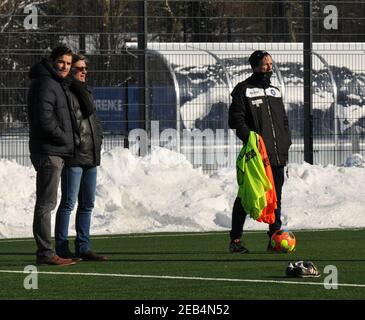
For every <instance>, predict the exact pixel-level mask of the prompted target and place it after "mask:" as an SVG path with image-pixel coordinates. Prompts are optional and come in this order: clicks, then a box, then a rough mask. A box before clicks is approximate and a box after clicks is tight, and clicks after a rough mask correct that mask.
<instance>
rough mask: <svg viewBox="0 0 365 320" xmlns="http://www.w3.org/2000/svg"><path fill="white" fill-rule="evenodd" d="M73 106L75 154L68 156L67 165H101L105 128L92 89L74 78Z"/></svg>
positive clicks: (71, 87) (72, 89) (72, 85)
mask: <svg viewBox="0 0 365 320" xmlns="http://www.w3.org/2000/svg"><path fill="white" fill-rule="evenodd" d="M70 90H71V94H72V108H73V110H74V113H75V116H76V123H77V125H76V127H77V128H76V130H75V156H74V157H72V158H66V166H68V167H78V166H92V167H94V166H98V165H100V153H101V144H102V139H103V130H102V127H101V123H100V121H99V119H98V118H97V116H96V113H95V106H94V100H93V98H92V95H91V91H90V89H89V88H88V87H87V86H86V85H83V84H82V83H81V82H80V81H78V80H76V79H74V80H73V82H72V84H71V86H70Z"/></svg>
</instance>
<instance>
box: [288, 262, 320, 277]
mask: <svg viewBox="0 0 365 320" xmlns="http://www.w3.org/2000/svg"><path fill="white" fill-rule="evenodd" d="M286 275H287V276H288V277H298V278H318V277H320V276H321V273H320V272H319V270H318V269H317V267H316V266H315V265H314V263H313V262H311V261H297V262H294V263H291V262H289V264H288V266H287V268H286Z"/></svg>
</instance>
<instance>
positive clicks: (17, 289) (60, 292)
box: [0, 229, 365, 300]
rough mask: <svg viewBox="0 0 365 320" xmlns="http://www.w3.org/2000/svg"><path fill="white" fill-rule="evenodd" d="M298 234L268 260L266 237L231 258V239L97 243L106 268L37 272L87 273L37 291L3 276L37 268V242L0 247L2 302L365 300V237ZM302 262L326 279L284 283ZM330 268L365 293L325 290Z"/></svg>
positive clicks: (92, 265) (199, 236)
mask: <svg viewBox="0 0 365 320" xmlns="http://www.w3.org/2000/svg"><path fill="white" fill-rule="evenodd" d="M294 233H295V235H296V238H297V250H296V252H295V253H294V254H275V253H267V252H266V246H267V236H266V233H265V232H251V233H247V234H246V235H245V238H244V240H245V243H246V245H247V247H248V248H249V249H250V252H251V253H249V254H231V253H229V252H228V234H227V232H224V233H223V232H214V233H192V234H191V233H190V234H181V233H171V234H170V233H169V234H145V235H121V236H115V235H114V236H110V237H94V238H93V239H92V244H93V249H94V250H95V251H96V252H97V253H100V254H105V255H107V256H108V257H109V261H107V262H85V261H84V262H80V263H78V264H77V265H74V266H68V267H59V266H37V270H38V271H39V272H57V273H63V272H65V273H82V274H77V275H76V274H73V275H72V274H38V289H36V290H35V289H32V290H26V289H25V288H24V285H23V284H24V279H25V278H26V277H27V276H29V274H24V273H7V272H4V271H23V270H24V267H25V266H27V265H35V255H34V252H35V243H34V241H33V240H32V239H23V240H11V241H9V240H0V270H1V271H0V299H72V300H74V299H128V300H129V299H148V300H154V299H159V300H160V299H198V300H200V299H208V300H210V299H212V300H224V299H230V300H231V299H233V300H241V299H275V300H276V299H278V300H291V299H315V300H318V299H365V246H364V239H365V230H363V229H361V230H326V231H316V232H311V231H295V232H294ZM70 243H72V241H70ZM298 260H311V261H313V262H314V263H315V265H317V266H318V268H319V269H320V271H321V272H322V276H321V277H320V278H310V279H299V278H287V277H285V269H286V266H287V263H288V262H289V261H298ZM328 265H333V266H335V267H336V268H337V270H338V282H339V284H356V285H362V286H360V287H350V286H338V288H337V289H325V287H324V285H323V281H324V280H325V279H326V277H328V276H329V274H324V273H323V270H324V268H325V267H326V266H328ZM91 273H93V274H91ZM95 273H97V274H99V275H95ZM141 276H158V277H160V276H170V277H193V278H194V279H190V278H188V279H176V278H144V277H141ZM201 278H204V279H201ZM206 278H209V280H208V279H206ZM219 279H220V280H219ZM224 279H247V280H259V282H238V281H228V280H224ZM270 281H275V283H271V282H270ZM284 281H294V282H300V283H306V284H286V283H283V282H284ZM309 283H318V285H315V284H309Z"/></svg>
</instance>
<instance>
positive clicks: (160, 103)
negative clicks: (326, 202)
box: [0, 0, 365, 173]
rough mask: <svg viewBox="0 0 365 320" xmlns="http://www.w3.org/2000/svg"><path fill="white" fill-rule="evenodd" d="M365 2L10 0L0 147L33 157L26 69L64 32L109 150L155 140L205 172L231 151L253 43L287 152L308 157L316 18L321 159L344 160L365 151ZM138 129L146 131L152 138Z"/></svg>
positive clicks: (4, 5) (1, 76)
mask: <svg viewBox="0 0 365 320" xmlns="http://www.w3.org/2000/svg"><path fill="white" fill-rule="evenodd" d="M308 4H310V5H311V10H310V13H311V14H310V16H308V15H306V13H305V12H306V11H305V5H308ZM363 12H365V3H364V2H363V1H311V2H309V1H239V0H237V1H154V0H153V1H113V0H97V1H95V0H93V1H91V0H81V1H79V2H78V3H75V2H74V1H71V0H63V1H52V0H39V1H37V2H34V1H27V0H22V1H18V0H14V1H2V2H1V4H0V158H3V159H11V160H16V161H17V162H19V163H21V164H24V165H30V161H29V151H28V127H27V112H26V96H27V88H28V86H29V79H28V76H27V74H28V71H29V68H30V66H31V65H33V64H34V63H36V62H38V61H39V60H40V59H41V58H43V57H44V56H46V55H47V54H49V52H50V50H51V49H52V48H53V47H54V46H56V45H57V44H59V43H63V44H66V45H68V46H70V47H71V48H72V49H73V50H74V51H76V52H81V53H83V54H85V55H86V56H87V57H88V59H89V60H90V69H89V70H90V72H89V75H88V78H89V84H90V86H92V87H93V95H94V98H95V102H96V107H97V112H98V115H99V117H100V119H101V121H102V123H103V127H104V136H105V139H104V150H110V149H112V148H114V147H116V146H122V147H129V148H131V150H134V152H135V153H139V154H143V153H145V152H148V151H149V150H150V148H151V146H155V145H159V146H163V147H166V148H170V149H171V150H174V151H177V152H181V153H183V154H184V155H186V157H187V158H188V159H189V160H190V161H191V162H192V163H193V164H194V165H195V166H202V167H203V169H204V170H205V171H206V172H209V173H211V172H214V171H215V170H217V169H219V168H221V167H226V166H229V165H233V164H234V163H235V158H236V155H237V153H238V151H239V149H240V147H241V143H240V142H239V141H238V140H237V139H236V138H235V136H234V135H233V133H232V132H231V130H229V128H228V108H229V104H230V99H231V97H230V92H231V91H232V89H233V87H234V86H235V85H236V84H237V83H238V82H240V81H243V80H244V79H245V78H247V77H248V76H249V75H250V74H251V69H250V67H249V64H248V57H249V55H250V53H251V52H252V51H254V50H256V49H264V50H267V51H269V52H270V53H271V54H272V56H273V60H274V77H273V83H274V84H275V85H277V86H278V87H279V88H280V89H281V91H282V92H283V96H284V103H285V107H286V110H287V113H288V116H289V123H290V129H291V131H292V134H293V145H292V147H291V149H290V156H289V161H290V162H296V163H301V162H303V161H304V151H305V150H304V149H305V148H304V142H305V136H304V132H305V130H304V128H305V125H306V120H305V117H304V108H305V105H306V102H305V101H304V91H305V89H306V88H305V84H304V70H305V65H304V51H305V48H304V46H303V43H304V41H305V40H306V39H307V38H306V37H308V36H309V34H308V32H307V30H308V29H307V28H306V26H307V25H308V24H309V23H310V22H311V25H310V26H311V29H309V30H311V33H310V36H311V40H312V42H313V44H312V51H311V53H312V54H311V57H312V69H311V73H312V79H311V84H312V86H311V88H310V89H311V92H312V104H311V115H312V118H311V120H312V128H311V131H310V132H311V134H312V139H313V163H315V164H323V165H327V164H335V165H342V164H343V163H344V162H345V161H346V158H347V157H348V156H349V155H351V154H353V153H360V154H362V155H364V132H365V131H364V127H365V120H364V119H365V55H364V53H365V18H364V14H363ZM136 130H145V131H146V132H147V146H145V147H144V148H141V145H140V144H138V143H137V140H136V137H137V136H138V134H133V133H134V132H136ZM138 132H139V131H137V133H138ZM131 133H132V134H131ZM138 141H139V143H140V139H139V140H138ZM139 147H140V148H139Z"/></svg>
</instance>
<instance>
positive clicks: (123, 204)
mask: <svg viewBox="0 0 365 320" xmlns="http://www.w3.org/2000/svg"><path fill="white" fill-rule="evenodd" d="M364 167H365V160H364V159H363V157H362V156H361V155H352V156H351V157H349V158H348V159H347V161H346V163H345V164H344V165H343V166H341V167H335V166H331V165H329V166H325V167H323V166H311V165H309V164H305V163H304V164H290V165H289V166H288V169H289V170H288V172H289V178H287V179H286V182H285V185H284V190H283V203H282V212H283V223H284V226H286V227H288V228H290V229H292V230H295V229H323V228H350V227H351V228H360V227H361V228H364V227H365V215H364V214H363V212H364V210H363V208H364V206H365V188H362V185H363V182H364V181H365V168H364ZM236 192H237V185H236V176H235V168H226V169H222V170H220V171H219V172H217V173H215V174H214V175H213V176H208V175H205V174H203V172H202V171H201V169H194V168H193V167H192V165H191V164H190V162H189V161H187V160H186V159H185V158H184V156H182V155H181V154H177V153H174V152H171V151H169V150H167V149H162V148H156V149H155V150H154V151H153V152H152V153H151V154H150V155H148V156H146V157H144V158H139V157H135V156H133V155H132V154H131V153H130V152H129V150H128V149H122V148H115V149H113V150H111V151H109V152H106V153H104V154H103V155H102V166H101V167H100V169H99V173H98V184H97V198H96V204H95V210H94V215H93V220H92V230H91V233H92V234H94V235H96V234H118V233H139V232H157V231H177V232H178V231H213V230H217V231H218V230H227V231H228V230H229V229H230V223H231V208H232V205H233V201H234V199H235V196H236ZM34 201H35V171H34V170H33V168H30V167H23V166H20V165H18V164H17V163H15V162H11V161H8V160H0V238H10V237H31V236H32V219H33V207H34ZM52 217H53V220H52V223H53V225H54V218H55V214H54V213H53V215H52ZM71 221H72V224H71V225H70V234H71V235H74V232H73V230H74V224H73V221H74V219H71ZM266 228H267V225H264V224H262V223H258V222H256V221H253V220H251V219H249V220H248V221H247V222H246V226H245V229H250V230H264V229H266Z"/></svg>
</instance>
